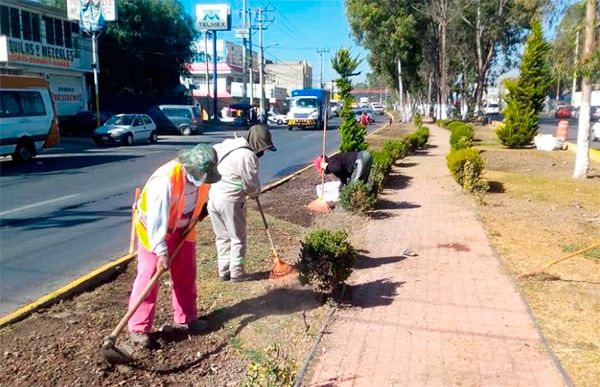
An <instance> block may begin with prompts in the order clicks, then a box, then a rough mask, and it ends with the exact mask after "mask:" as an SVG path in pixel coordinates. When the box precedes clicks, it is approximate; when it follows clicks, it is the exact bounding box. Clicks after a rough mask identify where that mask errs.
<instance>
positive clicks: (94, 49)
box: [92, 31, 100, 127]
mask: <svg viewBox="0 0 600 387" xmlns="http://www.w3.org/2000/svg"><path fill="white" fill-rule="evenodd" d="M92 67H93V68H94V94H95V95H96V127H99V126H100V94H99V92H100V91H99V87H98V36H97V35H96V31H92Z"/></svg>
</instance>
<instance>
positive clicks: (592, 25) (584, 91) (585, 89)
mask: <svg viewBox="0 0 600 387" xmlns="http://www.w3.org/2000/svg"><path fill="white" fill-rule="evenodd" d="M597 12H598V11H597V9H596V0H587V4H586V9H585V44H584V48H583V56H582V68H583V70H584V71H583V72H582V75H583V78H582V80H581V107H580V109H579V130H578V133H577V155H576V157H575V170H574V172H573V177H574V178H584V177H587V174H588V171H589V168H590V155H589V152H590V102H591V99H592V82H591V81H592V80H591V77H592V74H593V70H594V63H596V64H597V63H598V62H597V60H598V55H599V54H598V52H597V51H598V50H597V49H596V44H597V35H598V28H597V26H596V13H597ZM594 51H596V54H594ZM590 65H591V68H590ZM596 70H597V69H596ZM595 76H596V77H597V76H598V74H597V73H596V74H595Z"/></svg>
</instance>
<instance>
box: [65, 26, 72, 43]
mask: <svg viewBox="0 0 600 387" xmlns="http://www.w3.org/2000/svg"><path fill="white" fill-rule="evenodd" d="M71 24H72V23H65V47H68V48H72V47H73V41H72V40H71V38H72V36H71Z"/></svg>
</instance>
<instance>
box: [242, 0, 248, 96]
mask: <svg viewBox="0 0 600 387" xmlns="http://www.w3.org/2000/svg"><path fill="white" fill-rule="evenodd" d="M247 13H248V9H247V1H246V0H243V1H242V24H243V26H244V29H248V15H247ZM242 42H243V46H244V49H243V50H242V68H243V71H242V73H243V76H242V100H243V101H244V102H246V99H247V98H248V84H247V82H248V76H247V73H246V72H247V71H248V60H247V59H246V44H247V43H246V42H247V39H246V38H245V37H244V38H243V39H242Z"/></svg>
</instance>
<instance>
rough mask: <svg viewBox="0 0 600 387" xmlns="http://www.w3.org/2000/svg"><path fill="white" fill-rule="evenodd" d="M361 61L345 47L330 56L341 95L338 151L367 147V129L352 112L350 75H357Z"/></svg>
mask: <svg viewBox="0 0 600 387" xmlns="http://www.w3.org/2000/svg"><path fill="white" fill-rule="evenodd" d="M361 62H362V60H361V59H359V57H358V56H357V57H354V58H353V57H352V55H351V53H350V50H349V49H347V48H340V49H339V50H337V52H336V53H335V56H334V57H333V58H331V67H332V68H333V69H334V70H335V72H337V73H338V75H339V76H340V77H339V78H338V79H336V81H335V84H336V86H337V89H338V93H339V94H340V96H341V97H342V111H341V112H340V116H341V117H342V123H341V124H340V134H341V137H342V138H341V142H340V151H341V152H347V151H358V150H364V149H366V148H367V144H366V143H365V136H366V134H367V130H366V128H365V127H364V126H362V125H359V123H358V122H356V118H355V117H354V114H353V113H352V108H351V106H352V101H353V99H352V95H351V91H352V81H351V80H350V78H351V77H353V76H355V75H358V73H356V69H357V68H358V66H359V65H360V63H361Z"/></svg>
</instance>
